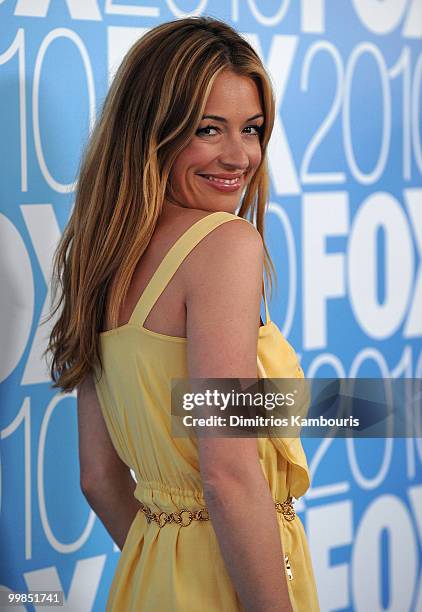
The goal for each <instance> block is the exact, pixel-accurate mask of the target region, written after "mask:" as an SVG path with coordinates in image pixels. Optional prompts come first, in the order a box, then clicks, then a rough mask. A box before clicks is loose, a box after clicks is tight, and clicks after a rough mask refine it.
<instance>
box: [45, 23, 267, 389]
mask: <svg viewBox="0 0 422 612" xmlns="http://www.w3.org/2000/svg"><path fill="white" fill-rule="evenodd" d="M224 69H229V70H231V71H233V72H235V73H236V74H238V75H241V76H248V77H250V78H252V79H253V80H254V81H255V83H256V84H257V86H258V90H259V94H260V97H261V102H262V106H263V112H264V126H263V131H262V134H261V148H262V160H261V164H260V166H259V167H258V169H257V171H256V173H255V174H254V176H253V177H252V179H251V181H250V183H249V185H248V187H247V189H246V190H245V193H244V196H243V199H242V202H241V205H240V208H239V210H238V214H239V216H241V217H244V218H247V219H248V220H249V221H251V222H252V223H254V225H255V227H256V228H257V230H258V231H259V233H260V234H261V236H262V238H263V240H264V215H265V208H266V205H267V201H268V195H269V176H268V167H267V158H266V149H267V144H268V141H269V139H270V135H271V132H272V128H273V123H274V112H275V110H274V109H275V103H274V94H273V91H272V87H271V82H270V80H269V77H268V75H267V73H266V71H265V68H264V66H263V64H262V62H261V60H260V58H259V56H258V55H257V54H256V52H255V51H254V49H253V48H252V47H251V45H250V44H249V43H248V42H247V41H246V40H245V39H244V38H242V37H241V36H240V35H239V34H238V33H237V32H236V31H235V30H234V29H233V28H231V27H230V26H229V25H227V24H226V23H224V22H222V21H219V20H217V19H214V18H209V17H188V18H186V19H179V20H175V21H170V22H166V23H162V24H161V25H159V26H158V27H155V28H154V29H152V30H150V31H149V32H148V33H147V34H146V35H145V36H143V37H142V38H141V39H140V40H139V41H137V42H136V43H135V44H134V45H133V46H132V48H131V49H130V50H129V52H128V53H127V55H126V56H125V58H124V60H123V62H122V64H121V65H120V67H119V69H118V71H117V73H116V75H115V77H114V80H113V82H112V84H111V86H110V89H109V91H108V94H107V97H106V99H105V101H104V104H103V108H102V111H101V113H100V116H99V118H98V120H97V123H96V125H95V128H94V130H93V132H92V134H91V136H90V138H89V141H88V143H87V145H86V147H85V150H84V153H83V156H82V158H81V165H80V172H79V177H78V182H77V189H76V197H75V204H74V207H73V210H72V213H71V215H70V218H69V221H68V223H67V225H66V228H65V230H64V233H63V235H62V237H61V239H60V242H59V244H58V247H57V249H56V251H55V253H54V258H53V275H52V303H53V302H54V299H55V297H56V294H57V290H58V288H59V286H60V296H59V301H58V303H57V304H56V306H55V307H54V308H53V309H52V310H51V311H50V314H49V316H48V318H47V320H48V319H49V318H51V317H52V316H53V315H54V314H55V313H56V312H57V310H58V309H59V308H60V306H62V309H61V312H60V316H59V317H58V319H57V321H56V322H55V324H54V326H53V328H52V331H51V335H50V339H49V344H48V347H47V349H46V351H45V352H44V354H45V353H47V352H51V353H52V356H53V359H52V362H51V365H50V372H51V378H52V380H53V381H54V384H53V385H52V387H59V388H61V389H63V391H66V392H70V391H72V390H73V389H74V388H75V387H76V386H77V385H78V384H79V383H80V382H82V380H83V379H84V378H85V376H86V375H87V374H89V373H91V372H93V371H94V369H95V368H96V366H97V364H98V363H99V364H100V366H101V369H102V363H101V356H100V346H99V336H98V333H99V332H100V331H102V329H103V319H104V314H105V305H106V295H107V291H108V288H109V287H110V285H111V280H112V279H113V278H114V277H115V275H116V281H115V282H113V285H112V289H113V290H112V292H111V294H110V319H111V325H112V327H114V326H116V325H117V324H118V315H119V311H120V305H121V304H122V303H123V301H124V299H125V297H126V294H127V292H128V289H129V285H130V281H131V279H132V276H133V273H134V270H135V267H136V264H137V263H138V261H139V259H140V257H141V256H142V254H143V252H144V251H145V249H146V247H147V245H148V243H149V241H150V239H151V237H152V234H153V232H154V229H155V226H156V223H157V220H158V218H159V216H160V213H161V209H162V204H163V200H164V197H165V194H166V188H167V183H168V178H169V174H170V171H171V168H172V165H173V163H174V161H175V159H176V157H177V155H178V154H179V153H180V151H182V149H184V147H185V146H186V145H187V144H188V142H189V141H190V140H191V139H192V137H193V136H194V134H195V131H196V130H197V129H198V125H199V123H200V121H201V117H202V114H203V111H204V108H205V104H206V101H207V97H208V95H209V93H210V91H211V88H212V85H213V82H214V80H215V78H216V77H217V75H218V74H219V73H220V72H221V71H222V70H224ZM264 249H265V259H264V269H265V272H266V274H267V277H268V278H269V288H270V291H271V290H272V278H271V275H272V274H274V275H275V269H274V265H273V263H272V261H271V257H270V255H269V252H268V249H267V246H266V244H265V240H264Z"/></svg>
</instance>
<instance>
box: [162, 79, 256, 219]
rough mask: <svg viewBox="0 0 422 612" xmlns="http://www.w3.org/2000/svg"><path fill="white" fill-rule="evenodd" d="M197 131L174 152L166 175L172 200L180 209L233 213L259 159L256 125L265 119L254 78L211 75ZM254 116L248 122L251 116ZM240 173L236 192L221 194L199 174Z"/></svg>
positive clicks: (169, 199) (168, 203)
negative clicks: (211, 82) (211, 81)
mask: <svg viewBox="0 0 422 612" xmlns="http://www.w3.org/2000/svg"><path fill="white" fill-rule="evenodd" d="M209 115H211V116H214V117H221V118H222V119H225V121H222V120H216V119H206V118H203V119H202V120H201V122H200V124H199V127H198V130H197V132H196V134H195V136H194V137H193V138H192V140H191V141H190V142H189V144H188V145H187V146H186V147H185V149H184V150H183V151H182V152H181V153H180V154H179V155H178V157H177V159H176V161H175V163H174V165H173V168H172V172H171V174H170V182H171V185H172V195H173V197H172V198H168V199H167V200H166V202H165V204H164V206H167V207H168V206H169V205H171V204H173V205H176V206H179V207H182V208H193V209H200V210H204V211H209V212H214V211H227V212H231V213H235V211H236V209H237V206H238V204H239V200H240V196H241V194H242V191H243V189H244V188H245V187H246V185H247V183H248V182H249V181H250V180H251V178H252V176H253V174H254V173H255V171H256V169H257V168H258V166H259V164H260V162H261V157H262V154H261V145H260V139H259V135H260V134H259V128H262V125H263V123H264V116H263V110H262V106H261V103H260V99H259V92H258V88H257V86H256V84H255V83H254V81H253V80H252V79H250V78H248V77H244V76H239V75H237V74H235V73H233V72H231V71H228V70H225V71H223V72H222V73H220V74H219V75H218V77H217V78H216V79H215V81H214V84H213V87H212V90H211V93H210V95H209V97H208V100H207V103H206V106H205V110H204V115H203V117H207V116H209ZM256 116H258V117H257V118H255V119H253V120H251V121H248V119H250V118H252V117H256ZM220 173H228V174H233V175H236V174H240V173H242V174H243V176H242V179H241V181H242V182H241V187H240V189H239V190H238V191H235V192H231V193H222V192H219V191H217V190H216V189H214V188H213V187H212V185H209V184H208V182H207V181H206V179H204V178H202V177H201V176H200V174H220Z"/></svg>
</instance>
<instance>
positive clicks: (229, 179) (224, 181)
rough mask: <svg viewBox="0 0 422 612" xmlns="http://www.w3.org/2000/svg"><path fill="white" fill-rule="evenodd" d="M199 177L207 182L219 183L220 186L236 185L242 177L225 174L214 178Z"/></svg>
mask: <svg viewBox="0 0 422 612" xmlns="http://www.w3.org/2000/svg"><path fill="white" fill-rule="evenodd" d="M199 176H202V177H203V178H206V179H208V180H209V181H212V182H215V183H219V184H221V185H238V184H239V183H240V179H241V177H242V176H243V175H242V174H238V175H236V176H231V175H229V174H226V175H220V176H216V175H214V174H200V175H199Z"/></svg>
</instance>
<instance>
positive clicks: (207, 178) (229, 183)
mask: <svg viewBox="0 0 422 612" xmlns="http://www.w3.org/2000/svg"><path fill="white" fill-rule="evenodd" d="M198 176H199V177H200V178H201V179H202V180H203V181H204V182H205V184H206V185H207V186H208V187H209V188H210V189H213V190H214V191H219V192H221V193H230V192H236V191H238V190H239V189H240V188H241V186H242V185H243V180H242V177H241V176H237V177H235V178H220V177H216V176H214V175H212V174H198Z"/></svg>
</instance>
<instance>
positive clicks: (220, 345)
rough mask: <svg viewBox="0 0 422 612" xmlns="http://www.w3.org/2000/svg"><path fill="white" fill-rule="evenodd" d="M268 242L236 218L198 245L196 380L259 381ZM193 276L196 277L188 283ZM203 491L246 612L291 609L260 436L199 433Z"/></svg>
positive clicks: (190, 302)
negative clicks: (232, 436)
mask: <svg viewBox="0 0 422 612" xmlns="http://www.w3.org/2000/svg"><path fill="white" fill-rule="evenodd" d="M262 264H263V243H262V239H261V236H260V235H259V233H258V232H257V231H256V229H255V228H254V227H253V226H251V225H248V224H246V223H244V222H240V221H231V222H229V223H225V224H223V225H221V226H219V227H217V228H216V229H215V230H213V232H211V233H210V234H208V235H207V236H206V237H205V238H204V239H203V240H202V241H201V243H199V245H198V247H197V248H196V257H195V260H194V261H193V260H192V262H191V263H190V266H191V268H190V271H189V277H187V278H186V288H187V289H186V296H187V298H186V303H187V337H188V347H187V348H188V368H189V376H190V377H191V378H233V377H236V378H257V361H256V357H257V343H258V326H259V306H260V299H261V288H262V273H263V269H262ZM189 279H190V280H189ZM198 448H199V458H200V470H201V477H202V482H203V487H204V495H205V499H206V502H207V507H208V509H209V513H210V517H211V520H212V523H213V527H214V529H215V532H216V535H217V539H218V542H219V545H220V549H221V553H222V556H223V559H224V561H225V564H226V567H227V570H228V573H229V575H230V577H231V578H232V581H233V584H234V587H235V589H236V590H237V592H238V594H239V597H240V600H241V602H242V605H243V606H244V608H245V610H246V611H247V612H267V611H268V610H272V612H290V611H291V609H292V608H291V605H290V601H289V596H288V590H287V581H286V576H285V570H284V563H283V560H282V548H281V542H280V532H279V526H278V522H277V518H276V512H275V509H274V503H273V500H272V496H271V492H270V489H269V486H268V482H267V480H266V479H265V476H264V473H263V471H262V468H261V465H260V462H259V455H258V449H257V441H256V439H255V438H216V437H215V438H212V437H206V438H203V437H199V436H198Z"/></svg>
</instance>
